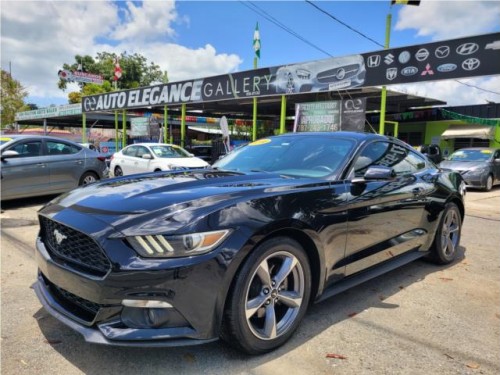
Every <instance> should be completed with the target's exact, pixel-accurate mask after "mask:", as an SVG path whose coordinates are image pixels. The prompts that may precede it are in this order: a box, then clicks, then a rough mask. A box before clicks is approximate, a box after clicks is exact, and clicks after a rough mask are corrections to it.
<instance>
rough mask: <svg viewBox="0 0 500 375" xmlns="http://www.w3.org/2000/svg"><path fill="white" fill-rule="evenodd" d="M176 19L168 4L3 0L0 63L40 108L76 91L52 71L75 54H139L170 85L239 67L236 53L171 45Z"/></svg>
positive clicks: (186, 20)
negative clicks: (161, 72)
mask: <svg viewBox="0 0 500 375" xmlns="http://www.w3.org/2000/svg"><path fill="white" fill-rule="evenodd" d="M137 4H139V5H137ZM120 16H121V17H120ZM180 22H182V23H189V18H187V16H184V15H183V16H180V17H179V16H178V14H177V12H176V10H175V3H174V2H172V1H151V2H149V1H145V2H141V3H132V2H127V3H120V4H119V5H117V4H116V3H113V2H111V1H2V2H1V27H2V29H1V31H2V35H1V36H2V37H1V66H2V69H4V70H9V66H11V67H12V75H13V77H14V79H16V80H18V81H19V82H21V84H22V85H23V86H24V87H25V88H26V89H27V90H28V92H29V97H28V101H29V102H34V103H35V104H39V103H40V104H39V105H41V106H46V105H49V104H52V103H54V104H63V103H66V102H67V95H68V92H70V91H74V90H77V88H76V86H73V87H71V86H70V87H68V90H67V91H66V92H63V91H61V90H59V89H58V87H57V82H58V78H57V72H58V70H59V69H61V68H62V65H63V64H64V63H71V62H73V61H74V56H75V55H77V54H79V55H90V56H93V57H95V56H96V54H97V52H104V51H106V52H115V53H122V52H124V51H127V53H132V54H133V53H139V54H141V55H143V56H144V57H145V58H146V59H147V61H148V62H154V63H156V64H158V65H159V66H160V67H161V69H162V70H168V72H169V78H170V80H171V81H176V80H184V79H190V78H197V77H205V76H210V75H217V74H223V73H227V72H230V71H235V70H237V68H238V66H239V64H241V63H242V60H241V58H240V57H239V56H237V55H235V54H220V53H217V50H216V48H215V47H214V46H212V45H206V46H205V47H203V48H198V49H189V48H187V47H183V46H180V45H176V44H173V43H172V38H173V37H174V36H175V30H174V28H173V25H174V24H176V23H180ZM49 100H50V102H47V101H49Z"/></svg>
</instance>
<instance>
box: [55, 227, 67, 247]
mask: <svg viewBox="0 0 500 375" xmlns="http://www.w3.org/2000/svg"><path fill="white" fill-rule="evenodd" d="M54 237H55V238H56V242H57V244H58V245H60V244H61V242H63V241H64V240H65V239H66V238H68V237H67V236H65V235H64V234H62V233H61V232H59V231H58V230H57V229H55V230H54Z"/></svg>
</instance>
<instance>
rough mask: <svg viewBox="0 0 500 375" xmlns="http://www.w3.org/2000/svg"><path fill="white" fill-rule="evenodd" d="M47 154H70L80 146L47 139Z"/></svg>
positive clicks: (74, 152)
mask: <svg viewBox="0 0 500 375" xmlns="http://www.w3.org/2000/svg"><path fill="white" fill-rule="evenodd" d="M47 150H48V153H49V155H71V154H76V153H77V152H79V151H80V148H78V147H76V146H74V145H70V144H69V143H64V142H55V141H47Z"/></svg>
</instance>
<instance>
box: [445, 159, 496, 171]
mask: <svg viewBox="0 0 500 375" xmlns="http://www.w3.org/2000/svg"><path fill="white" fill-rule="evenodd" d="M487 165H488V163H487V162H484V161H452V160H445V161H442V162H441V163H439V166H440V167H441V168H445V169H452V170H454V171H467V170H473V169H478V168H483V167H486V166H487Z"/></svg>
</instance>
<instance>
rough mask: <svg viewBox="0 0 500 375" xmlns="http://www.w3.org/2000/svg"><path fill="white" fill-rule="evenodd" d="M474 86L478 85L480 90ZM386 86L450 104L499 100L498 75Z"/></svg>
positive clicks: (483, 102) (499, 85) (497, 101)
mask: <svg viewBox="0 0 500 375" xmlns="http://www.w3.org/2000/svg"><path fill="white" fill-rule="evenodd" d="M474 86H475V87H474ZM476 87H480V88H481V89H482V90H481V89H478V88H476ZM388 88H389V89H391V90H395V91H399V92H404V93H408V94H413V95H418V96H424V97H428V98H432V99H438V100H442V101H445V102H447V105H450V106H455V105H469V104H486V103H487V102H488V101H492V102H496V103H499V102H500V77H499V76H494V77H482V78H472V79H458V80H447V81H437V82H422V83H412V84H405V85H394V86H389V87H388ZM485 90H487V91H485ZM495 93H496V94H495Z"/></svg>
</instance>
